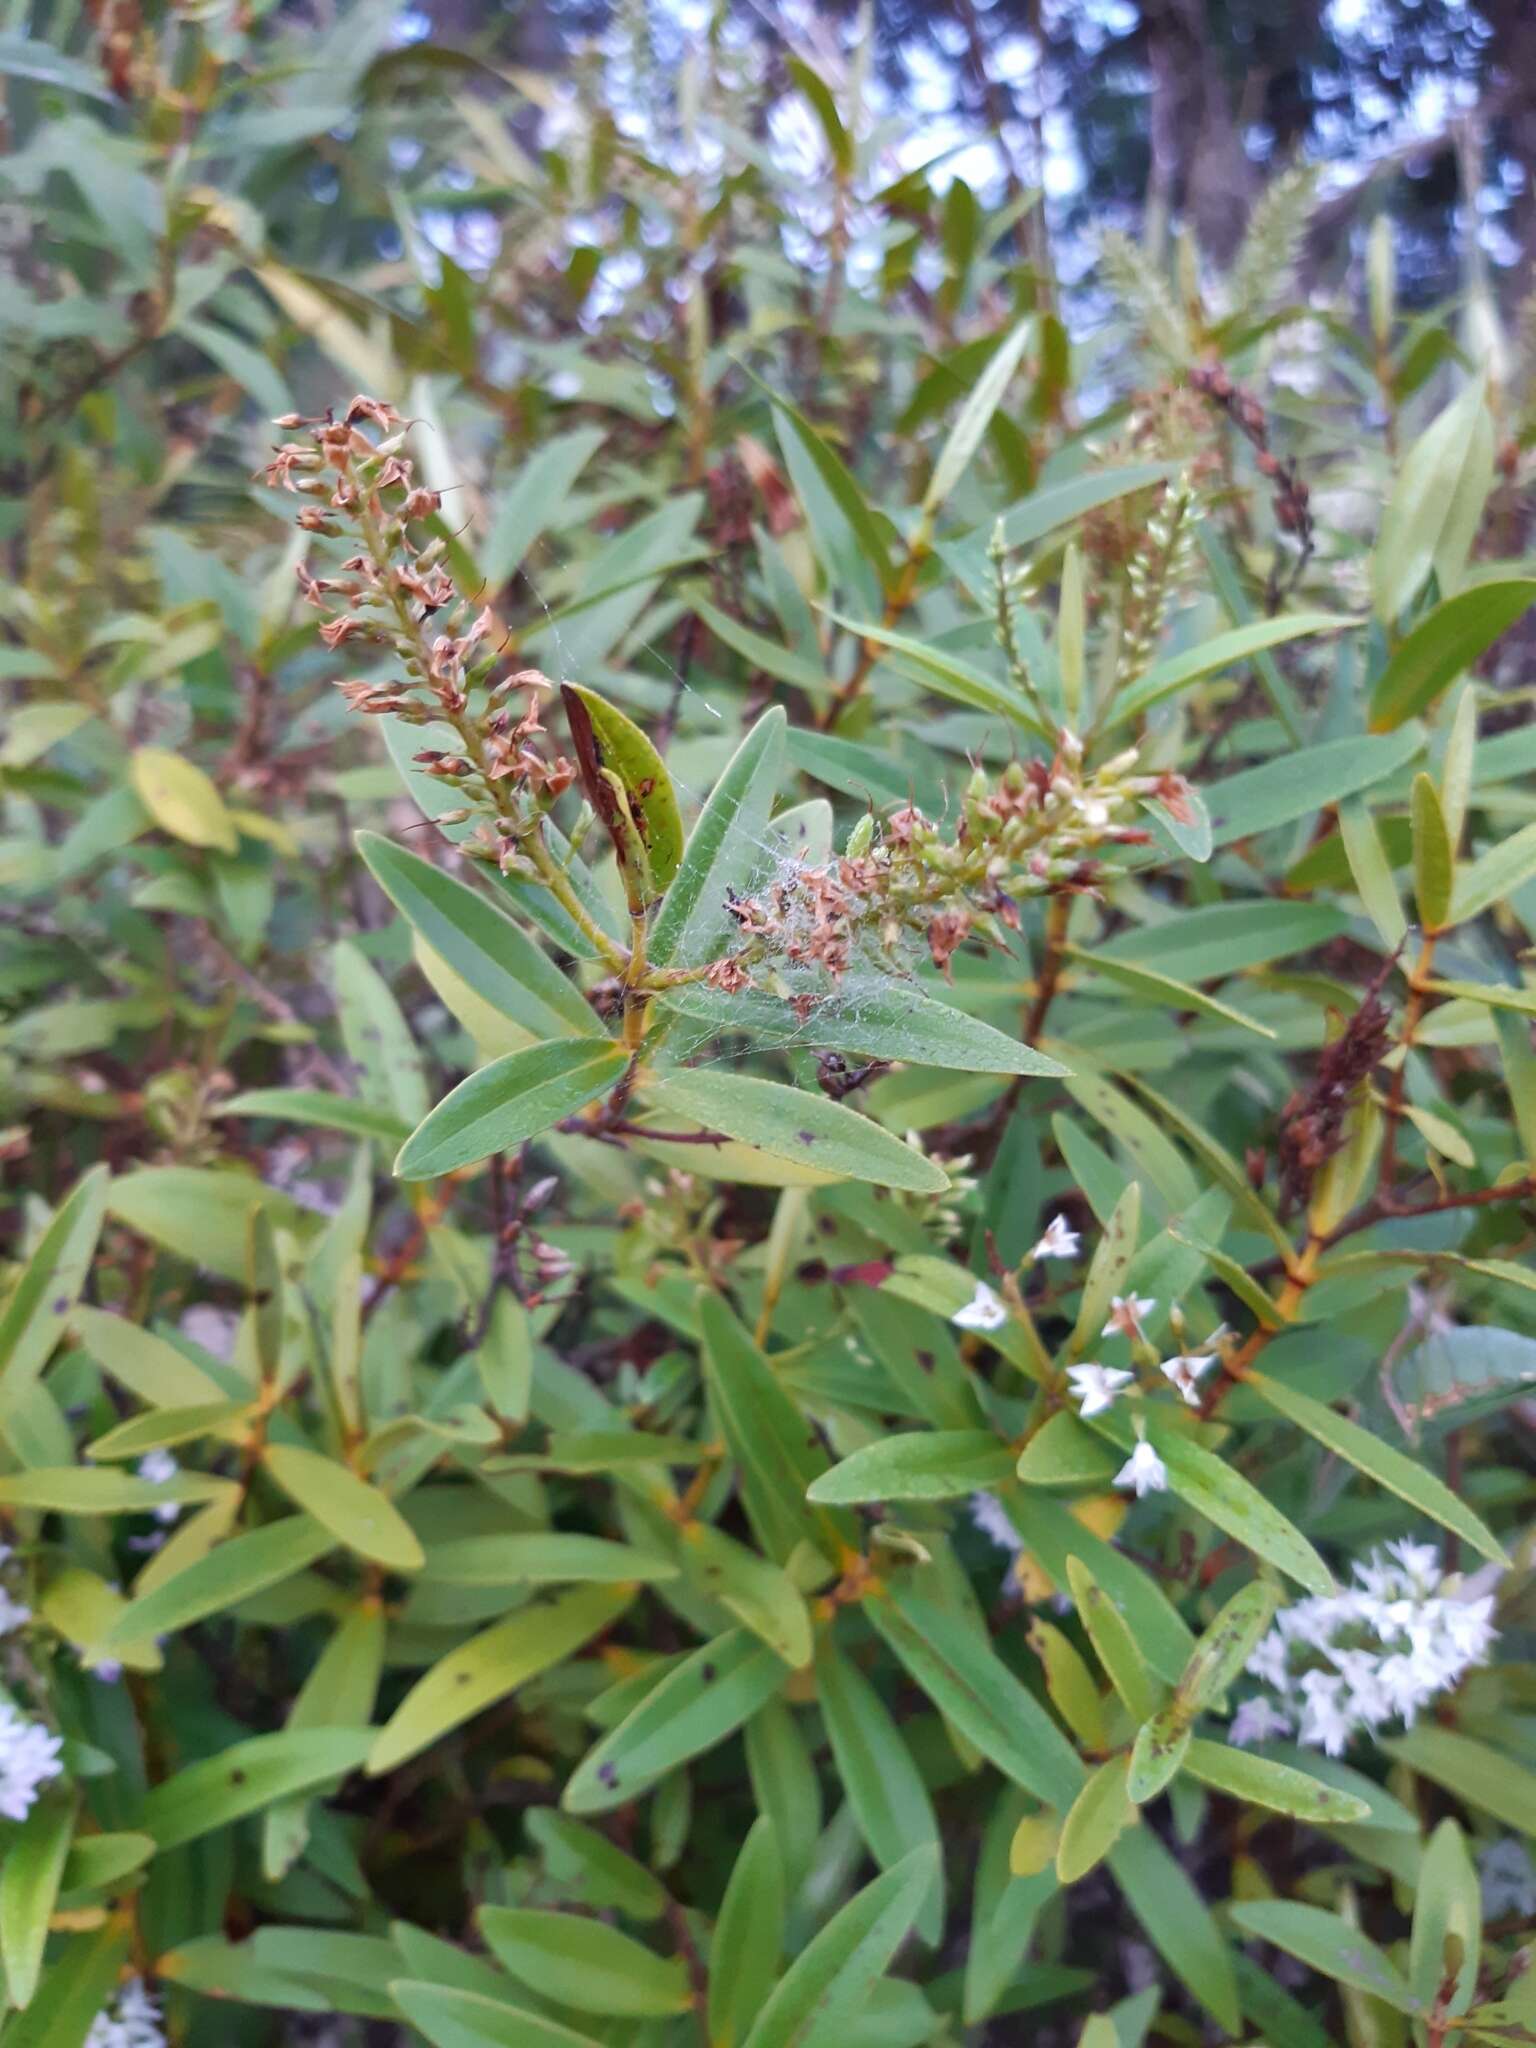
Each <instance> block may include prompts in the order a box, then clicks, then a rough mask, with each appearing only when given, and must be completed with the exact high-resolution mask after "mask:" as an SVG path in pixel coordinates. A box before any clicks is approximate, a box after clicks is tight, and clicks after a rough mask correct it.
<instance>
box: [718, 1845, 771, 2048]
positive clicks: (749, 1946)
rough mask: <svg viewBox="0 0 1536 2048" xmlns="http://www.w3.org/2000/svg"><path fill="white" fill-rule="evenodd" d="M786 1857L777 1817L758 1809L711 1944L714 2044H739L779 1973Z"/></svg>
mask: <svg viewBox="0 0 1536 2048" xmlns="http://www.w3.org/2000/svg"><path fill="white" fill-rule="evenodd" d="M784 1908H785V1883H784V1863H783V1858H782V1857H781V1856H780V1854H779V1845H778V1837H777V1835H776V1834H775V1833H774V1827H773V1822H772V1821H771V1820H770V1819H769V1818H768V1816H767V1815H766V1814H759V1816H758V1818H757V1819H756V1820H755V1821H754V1822H753V1823H752V1826H751V1827H750V1829H749V1830H748V1831H747V1838H746V1840H745V1841H744V1842H743V1843H742V1845H741V1854H740V1855H739V1856H738V1857H737V1858H736V1862H735V1865H734V1867H733V1869H732V1871H731V1875H730V1881H729V1882H728V1884H727V1885H726V1888H725V1897H724V1898H723V1899H722V1900H721V1902H720V1915H719V1918H718V1919H717V1920H716V1922H715V1937H714V1940H713V1941H712V1942H711V1944H710V1966H711V1967H710V1972H709V2009H708V2014H707V2018H708V2020H709V2038H710V2043H711V2048H741V2043H742V2042H743V2041H745V2039H746V2037H747V2033H748V2030H749V2029H750V2027H751V2025H752V2022H753V2021H754V2020H755V2019H756V2017H757V2015H758V2014H759V2013H760V2012H761V2011H762V2009H763V2006H764V2004H765V2003H766V2001H767V1998H768V1992H769V1988H770V1986H771V1985H772V1983H773V1980H774V1979H775V1977H777V1975H778V1974H779V1958H780V1955H781V1954H782V1952H783V1947H784Z"/></svg>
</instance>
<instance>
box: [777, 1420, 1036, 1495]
mask: <svg viewBox="0 0 1536 2048" xmlns="http://www.w3.org/2000/svg"><path fill="white" fill-rule="evenodd" d="M1013 1467H1014V1453H1013V1451H1012V1449H1011V1448H1010V1447H1009V1446H1008V1445H1007V1444H1005V1443H1002V1442H1000V1441H999V1440H998V1438H997V1437H996V1436H994V1435H993V1434H992V1432H991V1431H990V1430H985V1429H937V1430H914V1431H911V1432H908V1433H905V1434H902V1435H899V1436H888V1437H883V1438H882V1439H881V1440H880V1441H879V1442H878V1443H872V1444H866V1445H865V1446H864V1448H863V1449H862V1450H858V1451H855V1452H854V1453H853V1455H852V1457H849V1458H844V1460H843V1462H842V1463H841V1464H840V1465H834V1466H833V1468H832V1470H831V1471H830V1472H826V1473H823V1475H822V1476H821V1478H819V1479H818V1480H816V1481H815V1482H814V1483H813V1485H812V1486H811V1487H810V1489H809V1492H808V1494H807V1498H808V1499H810V1500H813V1501H824V1502H827V1503H829V1504H834V1505H837V1506H842V1507H847V1506H852V1505H854V1504H855V1503H858V1502H861V1501H873V1500H958V1499H960V1498H961V1497H962V1496H964V1495H966V1494H971V1493H975V1492H976V1490H977V1489H978V1488H979V1487H990V1486H996V1485H997V1484H998V1482H999V1481H1000V1480H1004V1479H1006V1478H1007V1477H1008V1476H1009V1474H1010V1473H1011V1472H1012V1470H1013Z"/></svg>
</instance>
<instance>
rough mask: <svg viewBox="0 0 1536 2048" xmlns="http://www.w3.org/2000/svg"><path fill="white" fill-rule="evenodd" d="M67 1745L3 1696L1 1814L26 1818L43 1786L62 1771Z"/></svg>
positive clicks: (0, 1718)
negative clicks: (64, 1749)
mask: <svg viewBox="0 0 1536 2048" xmlns="http://www.w3.org/2000/svg"><path fill="white" fill-rule="evenodd" d="M63 1747H64V1745H63V1742H62V1740H61V1739H60V1738H59V1737H58V1736H57V1735H54V1734H52V1733H50V1731H49V1730H48V1729H47V1728H45V1727H44V1725H43V1723H42V1722H41V1721H29V1720H28V1719H27V1717H26V1715H25V1714H23V1713H22V1711H21V1709H20V1708H19V1707H17V1706H15V1705H14V1704H13V1703H12V1702H11V1701H10V1700H5V1699H0V1817H3V1818H4V1819H6V1820H25V1819H26V1817H27V1815H28V1814H29V1813H30V1812H31V1811H32V1803H33V1801H34V1800H35V1799H36V1798H37V1794H38V1789H39V1787H40V1786H43V1785H46V1784H47V1782H48V1780H49V1779H50V1778H57V1777H58V1776H59V1775H60V1774H61V1773H62V1771H63V1769H64V1765H63V1763H62V1761H61V1760H60V1755H59V1752H60V1751H61V1750H62V1749H63Z"/></svg>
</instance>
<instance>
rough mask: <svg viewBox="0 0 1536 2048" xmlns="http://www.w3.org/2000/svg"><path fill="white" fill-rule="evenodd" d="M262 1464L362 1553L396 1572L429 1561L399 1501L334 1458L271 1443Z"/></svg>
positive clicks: (299, 1502)
mask: <svg viewBox="0 0 1536 2048" xmlns="http://www.w3.org/2000/svg"><path fill="white" fill-rule="evenodd" d="M262 1463H263V1465H264V1466H265V1467H266V1470H267V1473H268V1475H269V1476H270V1477H271V1478H272V1479H273V1480H274V1481H275V1482H276V1483H277V1485H278V1486H280V1487H281V1488H282V1490H283V1492H284V1493H286V1494H287V1495H288V1497H289V1499H290V1500H291V1501H293V1503H294V1504H295V1506H297V1507H300V1508H302V1509H303V1510H304V1511H305V1512H306V1513H307V1514H309V1515H310V1516H312V1517H313V1518H314V1520H315V1521H317V1522H318V1523H319V1524H320V1526H321V1528H322V1529H328V1530H329V1531H330V1533H331V1534H332V1535H333V1536H334V1537H335V1538H336V1540H337V1542H338V1543H343V1544H345V1545H346V1547H347V1549H348V1550H352V1551H355V1552H356V1553H357V1555H358V1556H359V1557H363V1558H367V1559H369V1560H370V1562H372V1563H374V1564H381V1565H383V1566H384V1567H385V1568H386V1569H387V1570H389V1571H392V1572H417V1571H420V1570H421V1568H422V1566H423V1565H424V1564H425V1563H426V1554H425V1552H424V1551H423V1550H422V1547H421V1544H420V1542H419V1541H418V1539H417V1537H416V1534H415V1531H414V1530H413V1529H412V1528H411V1526H410V1524H409V1523H408V1522H407V1521H406V1519H405V1517H404V1516H403V1515H402V1514H401V1512H400V1510H399V1509H398V1508H397V1507H396V1506H395V1504H394V1502H393V1501H392V1500H390V1499H389V1498H388V1496H387V1495H386V1494H383V1493H381V1492H380V1491H379V1489H378V1487H376V1486H370V1485H369V1484H368V1482H367V1480H365V1479H359V1478H358V1476H357V1474H356V1473H355V1472H353V1471H351V1470H350V1469H349V1468H348V1467H347V1466H345V1465H342V1464H340V1463H339V1462H338V1461H337V1460H336V1459H335V1458H323V1457H321V1455H320V1453H319V1452H318V1451H310V1450H304V1449H302V1448H301V1447H300V1446H299V1445H297V1444H268V1445H267V1447H266V1449H265V1451H264V1453H263V1455H262Z"/></svg>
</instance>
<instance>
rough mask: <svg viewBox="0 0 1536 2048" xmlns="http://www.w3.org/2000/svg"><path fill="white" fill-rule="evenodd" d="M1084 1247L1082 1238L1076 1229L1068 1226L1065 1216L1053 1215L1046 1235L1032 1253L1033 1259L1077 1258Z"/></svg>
mask: <svg viewBox="0 0 1536 2048" xmlns="http://www.w3.org/2000/svg"><path fill="white" fill-rule="evenodd" d="M1081 1247H1082V1239H1081V1238H1080V1237H1079V1236H1078V1233H1077V1232H1076V1231H1075V1230H1072V1229H1070V1228H1069V1227H1068V1224H1067V1219H1066V1217H1065V1216H1053V1217H1052V1218H1051V1220H1050V1222H1049V1223H1048V1224H1047V1225H1046V1230H1045V1235H1044V1237H1042V1238H1041V1240H1040V1242H1039V1243H1038V1244H1037V1245H1036V1246H1035V1248H1034V1250H1033V1251H1032V1252H1031V1253H1030V1257H1031V1258H1032V1259H1075V1258H1076V1257H1077V1255H1078V1252H1079V1250H1080V1249H1081Z"/></svg>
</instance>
